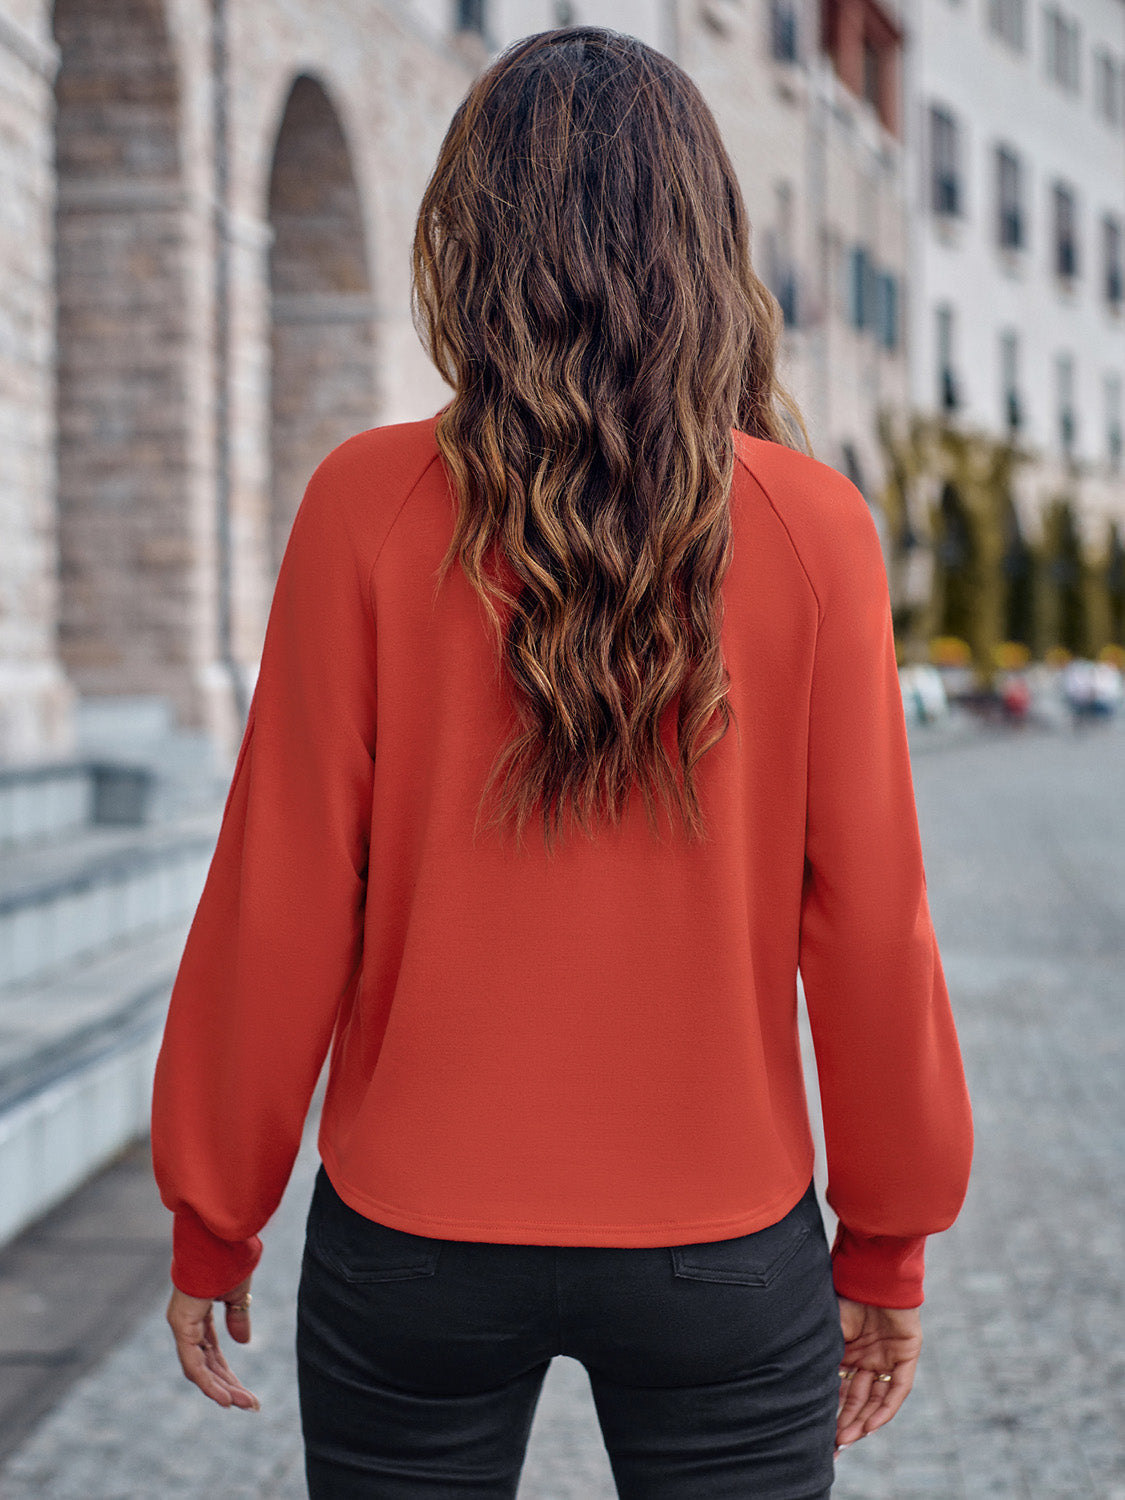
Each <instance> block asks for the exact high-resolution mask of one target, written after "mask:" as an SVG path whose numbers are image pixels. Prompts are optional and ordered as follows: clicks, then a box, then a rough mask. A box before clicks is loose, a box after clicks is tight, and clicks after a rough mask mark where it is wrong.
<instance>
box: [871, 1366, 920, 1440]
mask: <svg viewBox="0 0 1125 1500" xmlns="http://www.w3.org/2000/svg"><path fill="white" fill-rule="evenodd" d="M916 1369H917V1360H904V1361H903V1363H902V1364H899V1365H896V1366H895V1367H894V1369H893V1370H892V1371H891V1379H890V1383H889V1384H884V1394H883V1402H882V1405H881V1406H880V1407H879V1408H878V1409H877V1410H876V1411H874V1412H872V1413H871V1415H870V1416H869V1417H868V1418H867V1419H866V1422H865V1424H864V1426H865V1430H866V1431H867V1432H874V1431H875V1430H876V1429H877V1428H879V1427H885V1426H886V1424H887V1423H888V1422H889V1421H890V1420H891V1418H892V1417H893V1416H895V1415H896V1413H897V1412H898V1411H899V1410H900V1409H901V1407H902V1404H903V1402H904V1401H905V1400H906V1398H907V1396H909V1395H910V1392H911V1389H912V1387H913V1385H914V1372H915V1370H916Z"/></svg>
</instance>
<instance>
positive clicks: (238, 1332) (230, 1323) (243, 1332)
mask: <svg viewBox="0 0 1125 1500" xmlns="http://www.w3.org/2000/svg"><path fill="white" fill-rule="evenodd" d="M227 1332H228V1333H229V1334H230V1336H231V1338H232V1339H234V1341H235V1343H237V1344H248V1343H249V1342H250V1309H249V1308H248V1307H231V1305H230V1303H229V1302H228V1303H227Z"/></svg>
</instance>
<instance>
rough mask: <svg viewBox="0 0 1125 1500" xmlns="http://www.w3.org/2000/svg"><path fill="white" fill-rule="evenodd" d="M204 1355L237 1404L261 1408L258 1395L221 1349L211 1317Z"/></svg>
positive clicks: (209, 1367) (213, 1372)
mask: <svg viewBox="0 0 1125 1500" xmlns="http://www.w3.org/2000/svg"><path fill="white" fill-rule="evenodd" d="M204 1357H205V1359H206V1361H207V1367H208V1369H209V1370H210V1371H211V1373H212V1374H213V1375H214V1376H215V1377H216V1378H217V1379H218V1380H220V1381H221V1382H222V1384H223V1385H225V1386H226V1387H227V1389H228V1390H229V1391H230V1393H231V1396H232V1397H233V1398H234V1402H235V1404H236V1405H237V1406H245V1407H250V1408H252V1409H253V1410H255V1411H256V1410H258V1409H259V1406H260V1403H259V1401H258V1398H257V1396H255V1395H254V1394H253V1392H252V1391H248V1390H247V1389H246V1387H245V1386H244V1385H243V1384H242V1381H241V1380H239V1378H238V1376H237V1375H236V1374H235V1373H234V1371H233V1370H232V1369H231V1367H230V1365H229V1364H228V1363H227V1358H226V1355H225V1354H224V1353H223V1351H222V1349H220V1347H219V1341H218V1339H217V1338H216V1336H215V1325H214V1323H213V1322H212V1321H211V1320H210V1319H208V1327H207V1338H206V1341H205V1344H204Z"/></svg>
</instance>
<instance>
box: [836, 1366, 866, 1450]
mask: <svg viewBox="0 0 1125 1500" xmlns="http://www.w3.org/2000/svg"><path fill="white" fill-rule="evenodd" d="M874 1380H875V1372H874V1371H873V1370H857V1371H856V1372H855V1374H854V1375H853V1376H852V1378H851V1380H849V1381H848V1386H849V1390H848V1393H847V1395H846V1396H845V1397H844V1404H843V1407H842V1408H841V1410H840V1414H839V1416H838V1418H837V1421H836V1441H837V1442H838V1443H854V1442H855V1440H856V1439H857V1438H859V1437H862V1436H863V1427H862V1423H861V1422H860V1420H859V1418H860V1413H861V1412H863V1411H864V1409H865V1407H866V1406H867V1403H868V1401H869V1400H870V1397H871V1386H872V1384H873V1382H874Z"/></svg>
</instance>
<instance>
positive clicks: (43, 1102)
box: [0, 914, 191, 1244]
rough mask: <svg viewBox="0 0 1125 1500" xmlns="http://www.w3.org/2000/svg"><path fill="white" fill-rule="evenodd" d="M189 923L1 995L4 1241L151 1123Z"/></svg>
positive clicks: (0, 1232) (0, 1226)
mask: <svg viewBox="0 0 1125 1500" xmlns="http://www.w3.org/2000/svg"><path fill="white" fill-rule="evenodd" d="M190 921H191V916H190V914H189V915H188V916H187V917H183V918H181V919H180V920H178V921H176V922H173V923H169V924H168V925H166V926H164V927H162V928H160V929H159V930H158V931H155V932H150V933H149V934H147V935H145V936H144V937H138V938H135V939H134V940H132V941H130V942H122V943H119V944H117V945H116V946H115V947H114V948H113V949H111V950H107V951H106V952H104V953H102V954H100V955H99V956H98V957H97V958H95V959H86V960H83V961H82V962H80V963H75V964H73V965H72V966H71V967H70V968H68V969H67V970H66V971H65V972H63V973H61V974H56V975H55V976H54V977H53V978H50V979H40V980H38V981H36V982H34V983H29V984H25V985H21V986H18V987H17V986H13V987H9V988H8V989H7V990H6V991H5V992H4V993H3V994H0V1244H5V1243H7V1242H8V1241H9V1240H10V1239H11V1238H12V1237H13V1236H14V1235H16V1234H18V1233H19V1232H20V1231H21V1230H22V1229H23V1228H24V1227H25V1226H26V1225H27V1224H30V1223H31V1222H32V1221H33V1220H35V1219H36V1218H38V1217H39V1216H40V1215H41V1214H44V1213H46V1212H47V1211H48V1210H49V1209H50V1208H51V1207H52V1206H53V1205H54V1204H56V1203H58V1202H60V1201H61V1200H62V1199H63V1198H64V1197H65V1196H66V1195H67V1194H68V1193H70V1192H72V1191H74V1189H75V1188H76V1187H77V1186H78V1185H79V1184H80V1183H82V1182H84V1181H85V1180H86V1179H87V1178H88V1177H89V1176H90V1175H91V1173H93V1172H95V1171H97V1170H98V1169H99V1168H100V1167H101V1166H103V1165H104V1164H105V1162H107V1161H109V1160H110V1159H111V1158H112V1157H113V1156H114V1154H115V1153H116V1152H118V1151H120V1150H121V1148H122V1147H123V1146H124V1145H125V1144H126V1143H127V1142H128V1141H130V1140H133V1139H134V1138H135V1137H136V1136H138V1135H141V1134H143V1133H144V1132H145V1131H146V1130H147V1129H148V1122H149V1108H150V1102H151V1097H152V1074H153V1068H154V1066H155V1063H156V1055H157V1051H158V1050H159V1043H160V1035H161V1031H162V1028H163V1023H164V1017H165V1015H166V1013H167V1007H168V999H169V996H170V994H171V989H172V983H173V980H174V979H175V975H176V969H177V967H178V964H179V961H180V957H181V955H182V953H183V947H184V943H185V941H186V939H187V932H188V928H189V926H190Z"/></svg>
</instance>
